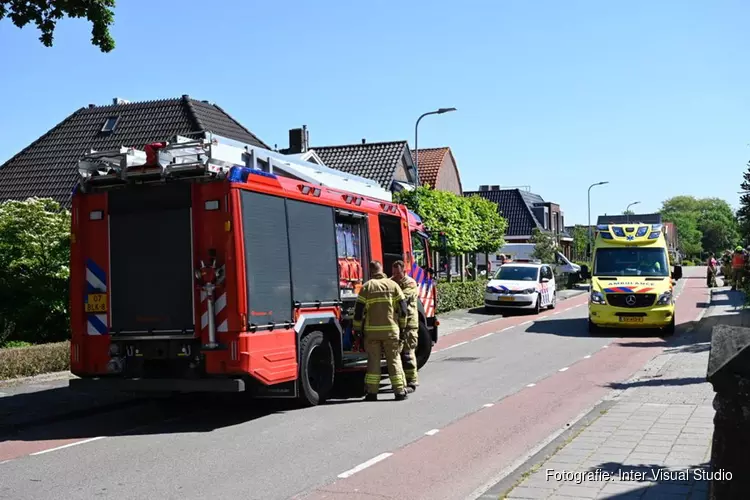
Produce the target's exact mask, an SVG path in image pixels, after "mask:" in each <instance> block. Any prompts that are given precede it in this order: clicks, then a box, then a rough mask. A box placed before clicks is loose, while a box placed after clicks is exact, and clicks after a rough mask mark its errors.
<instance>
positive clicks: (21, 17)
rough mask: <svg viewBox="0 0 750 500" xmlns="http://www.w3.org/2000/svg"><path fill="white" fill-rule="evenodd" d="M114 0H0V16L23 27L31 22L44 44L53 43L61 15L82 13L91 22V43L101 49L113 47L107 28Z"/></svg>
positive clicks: (73, 16) (111, 16)
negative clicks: (37, 29) (39, 32)
mask: <svg viewBox="0 0 750 500" xmlns="http://www.w3.org/2000/svg"><path fill="white" fill-rule="evenodd" d="M114 7H115V0H32V1H28V0H27V1H23V0H0V20H2V19H4V18H5V17H8V18H9V19H10V20H11V21H12V22H13V24H15V25H16V26H18V27H19V28H23V27H24V26H26V25H27V24H29V23H32V22H33V23H34V24H35V25H36V27H37V28H39V31H41V33H42V34H41V36H40V37H39V40H40V41H41V42H42V43H43V44H44V46H45V47H52V40H53V38H54V33H55V26H56V25H57V21H59V20H60V19H62V18H64V17H70V18H81V17H85V18H86V19H87V20H88V21H89V22H91V43H92V44H93V45H94V46H96V47H99V49H101V51H102V52H110V51H112V49H114V48H115V41H114V39H113V38H112V35H111V34H110V32H109V27H110V26H111V25H112V23H113V22H114Z"/></svg>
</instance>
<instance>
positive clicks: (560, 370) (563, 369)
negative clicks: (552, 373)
mask: <svg viewBox="0 0 750 500" xmlns="http://www.w3.org/2000/svg"><path fill="white" fill-rule="evenodd" d="M568 368H569V367H567V366H566V367H565V368H560V369H559V370H557V371H559V372H564V371H565V370H567V369H568Z"/></svg>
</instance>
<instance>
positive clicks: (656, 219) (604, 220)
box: [596, 213, 661, 224]
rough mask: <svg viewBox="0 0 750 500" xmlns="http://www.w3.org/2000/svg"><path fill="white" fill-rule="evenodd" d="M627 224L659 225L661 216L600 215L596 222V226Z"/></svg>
mask: <svg viewBox="0 0 750 500" xmlns="http://www.w3.org/2000/svg"><path fill="white" fill-rule="evenodd" d="M628 222H632V223H634V224H635V223H637V222H643V223H644V224H661V214H659V213H656V214H633V215H600V216H599V217H598V218H597V220H596V223H597V224H626V223H628Z"/></svg>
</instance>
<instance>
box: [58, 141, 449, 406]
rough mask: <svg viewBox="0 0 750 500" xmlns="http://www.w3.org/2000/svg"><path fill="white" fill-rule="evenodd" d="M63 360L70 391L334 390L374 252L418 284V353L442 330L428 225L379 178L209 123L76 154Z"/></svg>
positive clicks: (313, 399) (360, 367)
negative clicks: (68, 326)
mask: <svg viewBox="0 0 750 500" xmlns="http://www.w3.org/2000/svg"><path fill="white" fill-rule="evenodd" d="M78 171H79V175H80V179H79V181H78V183H77V185H76V188H75V189H74V192H73V201H72V207H73V210H72V211H73V217H72V247H71V263H70V265H71V284H70V300H71V304H70V307H71V309H70V310H71V322H72V342H71V371H72V372H73V373H74V374H75V375H77V376H78V377H79V378H77V379H73V380H71V381H70V387H71V388H72V389H78V390H86V391H88V390H91V389H95V390H97V389H102V388H103V389H106V390H122V391H128V392H130V391H133V392H138V391H158V392H213V391H223V392H241V391H245V392H248V393H250V394H252V395H253V396H256V397H279V398H299V399H301V400H302V401H304V402H306V403H307V404H311V405H315V404H318V403H320V402H322V401H324V400H325V399H326V398H327V397H329V396H330V395H331V391H332V388H333V386H334V380H335V377H336V375H337V374H340V373H342V372H345V371H354V372H364V370H365V368H366V355H365V354H364V353H363V352H362V351H361V349H359V348H358V347H357V346H356V345H355V344H356V342H354V341H353V338H352V331H351V318H352V315H353V309H354V302H355V301H356V298H357V292H358V290H359V287H361V285H362V283H363V282H364V281H366V280H367V279H368V278H369V276H368V273H369V271H368V265H367V264H368V262H369V261H370V260H379V261H381V262H382V263H383V265H384V269H385V270H386V272H390V268H391V264H392V263H393V262H394V261H396V260H399V259H401V260H403V261H404V262H405V263H406V266H407V270H410V275H411V276H412V277H413V278H415V279H416V280H417V282H418V284H419V285H420V291H421V294H420V298H421V303H420V304H419V315H420V317H419V320H420V329H419V347H418V351H417V357H418V360H419V366H420V367H421V366H422V365H424V364H425V363H426V362H427V359H428V358H429V356H430V352H431V350H432V345H433V344H434V343H435V342H437V336H438V322H437V321H436V318H435V302H436V287H435V286H434V282H433V280H432V279H431V278H432V276H433V273H434V270H433V269H432V268H431V262H430V251H429V241H428V240H429V238H428V236H427V234H426V232H425V230H424V228H423V225H422V221H421V220H420V219H419V217H418V216H417V215H416V214H414V213H413V212H410V211H409V210H408V209H407V208H406V207H404V206H402V205H398V204H395V203H393V202H392V201H391V195H390V192H388V191H386V190H383V189H382V188H380V186H378V185H377V183H375V182H374V181H370V180H368V179H364V178H361V177H356V176H352V175H348V174H345V173H343V172H340V171H336V170H333V169H328V168H326V167H323V166H321V165H318V164H315V163H310V162H307V161H303V160H300V159H297V158H296V157H294V158H293V157H289V156H285V155H282V154H280V153H277V152H274V151H269V150H266V149H262V148H257V147H254V146H248V145H244V144H240V143H236V142H234V141H232V140H229V139H226V138H223V137H219V136H215V135H213V134H211V133H209V132H206V133H201V134H200V137H198V138H194V137H193V138H191V137H176V138H175V139H174V140H173V141H169V142H162V143H154V144H149V145H146V146H145V148H144V150H142V151H141V150H138V149H134V148H120V149H119V150H116V151H105V152H94V151H92V152H91V153H90V154H87V155H85V156H84V157H83V158H82V159H81V161H79V163H78Z"/></svg>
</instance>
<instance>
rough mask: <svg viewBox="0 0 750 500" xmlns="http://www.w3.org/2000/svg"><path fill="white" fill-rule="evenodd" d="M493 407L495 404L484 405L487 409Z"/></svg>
mask: <svg viewBox="0 0 750 500" xmlns="http://www.w3.org/2000/svg"><path fill="white" fill-rule="evenodd" d="M493 406H495V403H487V404H486V405H484V407H485V408H492V407H493Z"/></svg>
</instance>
